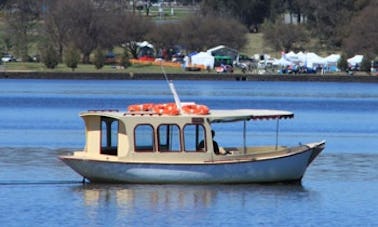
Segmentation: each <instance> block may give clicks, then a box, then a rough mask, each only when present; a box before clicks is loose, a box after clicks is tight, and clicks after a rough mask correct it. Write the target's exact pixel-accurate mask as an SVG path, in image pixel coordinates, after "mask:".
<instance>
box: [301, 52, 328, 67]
mask: <svg viewBox="0 0 378 227" xmlns="http://www.w3.org/2000/svg"><path fill="white" fill-rule="evenodd" d="M305 62H306V63H305V65H306V66H307V67H314V66H316V65H325V64H326V61H325V60H324V58H322V57H320V56H319V55H317V54H315V53H312V52H310V53H307V54H306V61H305Z"/></svg>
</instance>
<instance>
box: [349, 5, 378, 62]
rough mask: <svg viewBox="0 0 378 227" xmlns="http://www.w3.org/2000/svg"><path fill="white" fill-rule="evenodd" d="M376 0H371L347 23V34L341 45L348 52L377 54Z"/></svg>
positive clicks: (377, 9)
mask: <svg viewBox="0 0 378 227" xmlns="http://www.w3.org/2000/svg"><path fill="white" fill-rule="evenodd" d="M377 15H378V1H371V2H370V4H369V5H367V6H366V7H365V8H363V10H362V11H360V12H359V13H358V14H357V15H356V16H355V17H353V18H352V20H351V22H350V23H349V24H350V26H349V31H348V33H347V34H348V35H347V36H346V38H345V39H344V42H343V47H344V49H345V50H348V53H349V54H355V53H366V54H368V55H371V56H373V55H376V56H377V54H378V26H377V22H376V20H377Z"/></svg>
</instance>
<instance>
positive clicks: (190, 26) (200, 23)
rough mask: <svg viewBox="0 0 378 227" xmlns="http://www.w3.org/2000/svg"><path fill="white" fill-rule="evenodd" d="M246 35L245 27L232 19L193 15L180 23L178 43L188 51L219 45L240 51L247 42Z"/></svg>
mask: <svg viewBox="0 0 378 227" xmlns="http://www.w3.org/2000/svg"><path fill="white" fill-rule="evenodd" d="M246 33H247V29H246V27H244V26H243V25H242V24H241V23H239V22H238V21H236V20H234V19H232V18H222V17H218V16H213V15H207V16H198V15H194V16H191V17H188V18H186V19H184V20H183V21H182V22H181V39H180V43H181V44H182V45H183V46H185V47H186V48H187V49H188V50H190V51H200V50H203V49H206V48H210V47H213V46H216V45H220V44H223V45H228V46H230V47H232V48H235V49H240V48H241V47H243V46H244V45H245V44H246V42H247V40H246V36H245V34H246Z"/></svg>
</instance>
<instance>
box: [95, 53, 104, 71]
mask: <svg viewBox="0 0 378 227" xmlns="http://www.w3.org/2000/svg"><path fill="white" fill-rule="evenodd" d="M93 64H94V65H95V67H96V69H101V68H102V67H104V64H105V55H104V52H103V51H102V50H101V49H99V48H98V49H96V51H95V54H94V59H93Z"/></svg>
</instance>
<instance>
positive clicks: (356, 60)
mask: <svg viewBox="0 0 378 227" xmlns="http://www.w3.org/2000/svg"><path fill="white" fill-rule="evenodd" d="M363 58H364V56H363V55H355V56H354V57H352V58H349V59H348V60H347V61H348V63H349V64H350V65H352V66H355V65H357V64H359V65H360V64H361V62H362V59H363Z"/></svg>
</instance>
